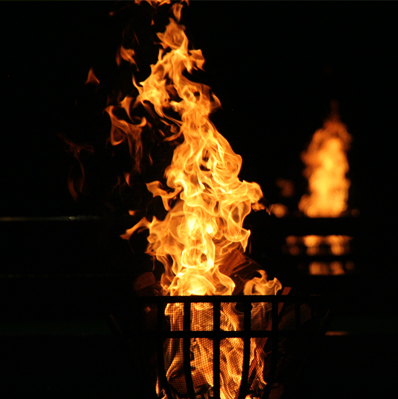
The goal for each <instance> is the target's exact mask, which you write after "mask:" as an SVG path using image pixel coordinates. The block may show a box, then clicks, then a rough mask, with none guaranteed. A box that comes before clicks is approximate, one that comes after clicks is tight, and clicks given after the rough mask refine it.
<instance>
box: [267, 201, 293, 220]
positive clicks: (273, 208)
mask: <svg viewBox="0 0 398 399" xmlns="http://www.w3.org/2000/svg"><path fill="white" fill-rule="evenodd" d="M269 211H270V212H271V213H272V214H274V215H275V216H276V217H277V218H283V217H284V216H286V215H287V214H288V212H289V211H288V209H287V206H286V205H283V204H272V205H270V207H269Z"/></svg>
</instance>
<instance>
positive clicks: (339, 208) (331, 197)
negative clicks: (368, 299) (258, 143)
mask: <svg viewBox="0 0 398 399" xmlns="http://www.w3.org/2000/svg"><path fill="white" fill-rule="evenodd" d="M350 142H351V136H350V134H349V133H348V132H347V128H346V126H345V125H344V124H343V123H342V122H341V121H340V117H339V115H338V113H337V104H336V103H332V112H331V115H330V116H329V118H328V119H326V121H325V122H324V126H323V128H322V129H319V130H317V131H316V132H315V133H314V135H313V137H312V140H311V143H310V145H309V146H308V148H307V150H306V151H305V152H303V153H302V154H301V158H302V160H303V162H304V163H305V164H306V168H305V170H304V176H306V177H307V179H308V188H309V192H310V194H309V195H303V197H302V198H301V200H300V202H299V209H300V210H301V211H302V212H303V213H304V214H305V215H306V216H308V217H311V218H316V217H329V218H336V217H340V216H342V215H343V214H344V212H345V211H346V210H347V207H348V206H347V200H348V189H349V187H350V181H349V180H348V179H347V177H346V174H347V172H348V170H349V165H348V160H347V154H346V151H347V150H348V148H349V144H350ZM350 239H351V238H350V237H347V236H341V235H330V236H326V237H321V236H315V235H311V236H305V237H302V241H303V243H304V245H305V246H306V248H307V250H306V252H307V254H308V255H318V254H320V253H322V250H321V249H320V247H321V246H324V247H325V246H326V247H327V248H328V250H329V251H330V253H332V254H333V255H342V254H344V253H346V252H347V251H348V250H349V242H350ZM293 241H294V239H293V240H292V238H290V244H292V243H293ZM287 244H288V246H289V241H287ZM293 244H294V243H293ZM293 248H294V245H290V248H289V250H290V251H291V253H293V252H296V253H297V249H293ZM309 271H310V274H344V269H343V265H342V263H341V262H338V261H335V262H331V263H330V264H327V263H322V262H312V263H311V264H310V267H309Z"/></svg>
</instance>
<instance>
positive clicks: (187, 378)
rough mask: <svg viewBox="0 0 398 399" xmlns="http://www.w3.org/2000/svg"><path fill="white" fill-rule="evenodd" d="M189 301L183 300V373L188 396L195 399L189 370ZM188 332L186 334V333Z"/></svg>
mask: <svg viewBox="0 0 398 399" xmlns="http://www.w3.org/2000/svg"><path fill="white" fill-rule="evenodd" d="M190 331H191V302H190V301H186V302H184V338H183V339H184V341H183V346H184V349H183V351H184V373H185V383H186V384H187V390H188V396H189V397H190V398H192V399H195V390H194V388H193V382H192V371H191V336H190V334H189V332H190ZM187 333H188V334H187Z"/></svg>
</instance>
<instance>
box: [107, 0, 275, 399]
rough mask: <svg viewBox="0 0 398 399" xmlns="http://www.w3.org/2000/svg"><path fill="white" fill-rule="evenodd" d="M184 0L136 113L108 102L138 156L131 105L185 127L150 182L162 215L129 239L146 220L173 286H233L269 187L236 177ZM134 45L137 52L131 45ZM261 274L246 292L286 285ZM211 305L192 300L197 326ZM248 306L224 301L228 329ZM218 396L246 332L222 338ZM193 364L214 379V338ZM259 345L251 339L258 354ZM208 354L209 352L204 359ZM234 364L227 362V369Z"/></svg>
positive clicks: (167, 284)
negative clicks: (184, 17) (191, 42)
mask: <svg viewBox="0 0 398 399" xmlns="http://www.w3.org/2000/svg"><path fill="white" fill-rule="evenodd" d="M181 7H182V6H181V4H177V3H175V4H174V5H173V6H172V10H173V14H174V18H170V20H169V24H168V25H167V27H166V30H165V32H163V33H158V38H159V39H160V44H161V46H162V48H161V49H160V50H159V54H158V60H157V62H156V64H154V65H151V74H150V76H149V77H148V78H147V79H146V80H144V81H143V82H140V83H137V82H136V81H135V79H134V77H133V83H134V85H135V87H136V89H137V90H138V93H139V94H138V96H137V98H136V99H135V100H134V102H133V98H132V97H126V98H125V99H124V100H123V101H121V103H120V104H119V106H118V108H123V109H124V110H125V112H126V114H127V116H128V117H129V121H126V120H120V119H118V118H117V117H116V115H115V113H114V111H115V107H112V106H110V107H108V108H107V112H108V113H109V115H110V117H111V121H112V130H111V142H112V144H115V145H116V144H118V143H120V142H122V141H125V140H127V142H128V144H129V149H130V153H131V154H135V155H136V156H137V157H140V156H141V148H142V147H140V146H141V141H140V137H141V131H142V128H143V126H145V125H146V123H147V121H146V120H145V118H143V119H141V120H140V121H138V123H133V122H132V121H133V120H134V118H133V116H132V115H131V114H130V110H131V109H132V108H134V107H135V106H136V105H137V104H142V105H143V106H144V108H145V109H146V110H147V111H148V112H149V113H150V114H151V115H153V114H154V113H156V115H157V117H158V119H159V120H161V121H162V122H163V123H165V124H166V125H168V126H169V127H170V129H168V131H170V133H169V135H168V136H167V135H166V137H165V138H164V140H165V141H171V140H175V139H176V138H178V137H181V136H182V137H183V141H182V143H181V144H180V145H178V146H177V147H176V148H175V150H174V153H173V158H172V161H171V164H170V165H169V166H168V167H167V168H166V170H165V178H166V184H167V187H163V186H162V184H161V183H160V182H159V181H155V182H151V183H148V184H147V189H148V190H149V192H151V193H152V195H153V197H156V196H159V197H160V198H161V199H162V203H163V206H164V208H165V210H167V211H168V213H167V215H166V217H165V218H164V220H159V219H157V218H156V217H153V219H152V220H151V221H150V220H148V219H146V218H143V219H141V220H140V221H139V222H138V223H137V224H136V225H135V226H133V227H132V228H131V229H129V230H127V231H126V233H125V234H124V235H122V237H123V238H125V239H128V238H129V237H130V236H131V235H132V234H133V233H134V232H135V231H136V230H139V229H141V228H148V229H149V237H148V242H149V245H148V248H147V253H148V254H150V255H152V256H155V257H156V258H157V259H158V260H159V261H160V262H162V263H163V265H164V268H165V271H164V274H163V275H162V277H161V281H160V283H161V286H162V288H163V293H164V294H166V295H175V296H186V295H232V293H233V291H234V289H235V282H234V281H233V280H232V278H231V277H230V276H227V275H226V274H224V273H222V272H221V270H220V268H221V266H223V265H224V264H225V263H228V261H227V259H228V258H229V262H231V258H232V259H235V258H236V256H237V255H234V254H235V253H242V252H243V251H244V250H245V249H246V247H247V244H248V239H249V236H250V231H249V230H246V229H244V228H243V221H244V219H245V217H246V216H247V215H248V214H249V213H250V212H251V210H252V209H254V210H255V211H257V210H261V209H264V206H263V205H262V204H260V202H259V201H260V200H261V198H262V196H263V194H262V191H261V188H260V186H259V185H258V184H257V183H250V182H247V181H240V180H239V178H238V175H239V172H240V169H241V165H242V158H241V157H240V156H239V155H237V154H236V153H235V152H234V151H233V150H232V148H231V146H230V144H229V143H228V141H227V140H226V139H225V138H224V137H223V136H222V135H221V134H220V133H219V132H218V131H217V129H216V127H215V126H214V125H213V123H212V122H211V121H210V119H209V115H210V113H211V112H213V111H214V110H215V109H217V108H218V107H219V106H220V101H219V100H218V98H217V97H216V96H215V95H213V94H212V93H211V89H210V88H209V87H208V86H206V85H203V84H200V83H196V82H193V81H191V80H189V79H188V78H187V77H186V74H185V72H188V73H192V71H193V70H194V69H202V67H203V64H204V62H205V60H204V57H203V55H202V52H201V51H200V50H192V49H189V48H188V38H187V36H186V34H185V32H184V27H183V26H182V25H179V24H178V22H177V21H179V20H180V16H181ZM130 54H132V53H130ZM259 272H260V274H261V278H258V277H255V278H253V279H252V280H250V281H248V282H247V283H246V285H245V287H244V289H243V293H244V294H245V295H260V294H261V295H264V294H275V293H276V292H277V291H278V290H279V289H281V284H280V282H279V281H278V280H277V279H274V280H270V281H269V280H267V276H266V273H265V272H264V271H259ZM181 305H182V304H179V303H175V304H169V305H168V306H167V308H166V315H167V316H168V317H169V319H170V325H171V329H172V330H179V329H181V326H182V318H183V307H182V306H181ZM212 319H213V317H212V309H211V305H210V304H209V305H206V304H200V303H199V304H195V305H193V309H192V323H193V324H192V329H194V330H195V329H196V330H209V329H211V325H212ZM240 323H241V315H240V316H239V314H238V312H237V311H236V310H235V308H234V307H233V306H232V307H231V304H224V305H222V309H221V329H223V330H232V331H236V330H237V329H238V328H239V324H240ZM220 349H221V358H220V363H221V364H222V367H221V376H220V380H221V398H223V399H227V398H228V399H229V398H231V399H232V398H235V396H236V393H237V391H238V390H239V385H240V380H241V368H242V359H243V342H242V340H241V339H237V338H229V339H225V340H223V341H222V343H221V348H220ZM165 351H166V356H165V358H166V359H168V360H166V362H168V364H166V369H167V378H168V380H169V382H171V383H172V381H173V379H175V378H178V375H179V371H180V370H181V353H182V347H181V340H178V339H169V340H167V341H166V343H165ZM191 351H192V353H193V360H192V363H191V366H193V367H192V369H193V370H195V371H194V373H195V375H194V376H193V378H194V381H196V385H197V384H198V382H197V381H200V384H203V385H206V386H208V387H211V386H212V384H213V381H212V379H213V373H212V366H211V364H212V360H211V359H212V345H211V340H209V339H204V338H203V339H196V340H194V342H192V345H191ZM255 356H257V357H258V354H257V353H255V348H254V347H253V348H252V353H251V359H252V360H253V359H254V358H255ZM203 359H205V360H203ZM257 362H258V364H259V365H260V366H259V367H258V370H257V372H256V382H255V384H256V386H262V387H264V386H265V384H266V383H265V382H264V381H263V377H262V369H261V364H262V363H261V360H257ZM227 370H228V372H226V371H227Z"/></svg>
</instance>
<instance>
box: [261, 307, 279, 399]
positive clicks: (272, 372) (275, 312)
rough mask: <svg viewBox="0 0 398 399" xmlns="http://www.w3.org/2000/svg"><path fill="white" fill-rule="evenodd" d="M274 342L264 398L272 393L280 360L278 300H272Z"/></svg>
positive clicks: (272, 343)
mask: <svg viewBox="0 0 398 399" xmlns="http://www.w3.org/2000/svg"><path fill="white" fill-rule="evenodd" d="M271 312H272V337H271V339H272V342H271V347H272V350H271V364H270V370H269V374H268V381H267V386H266V387H265V390H264V394H263V399H267V398H268V397H269V395H270V393H271V390H272V385H273V384H274V377H275V372H276V365H277V362H278V338H279V337H278V306H277V302H276V301H273V302H272V310H271Z"/></svg>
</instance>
